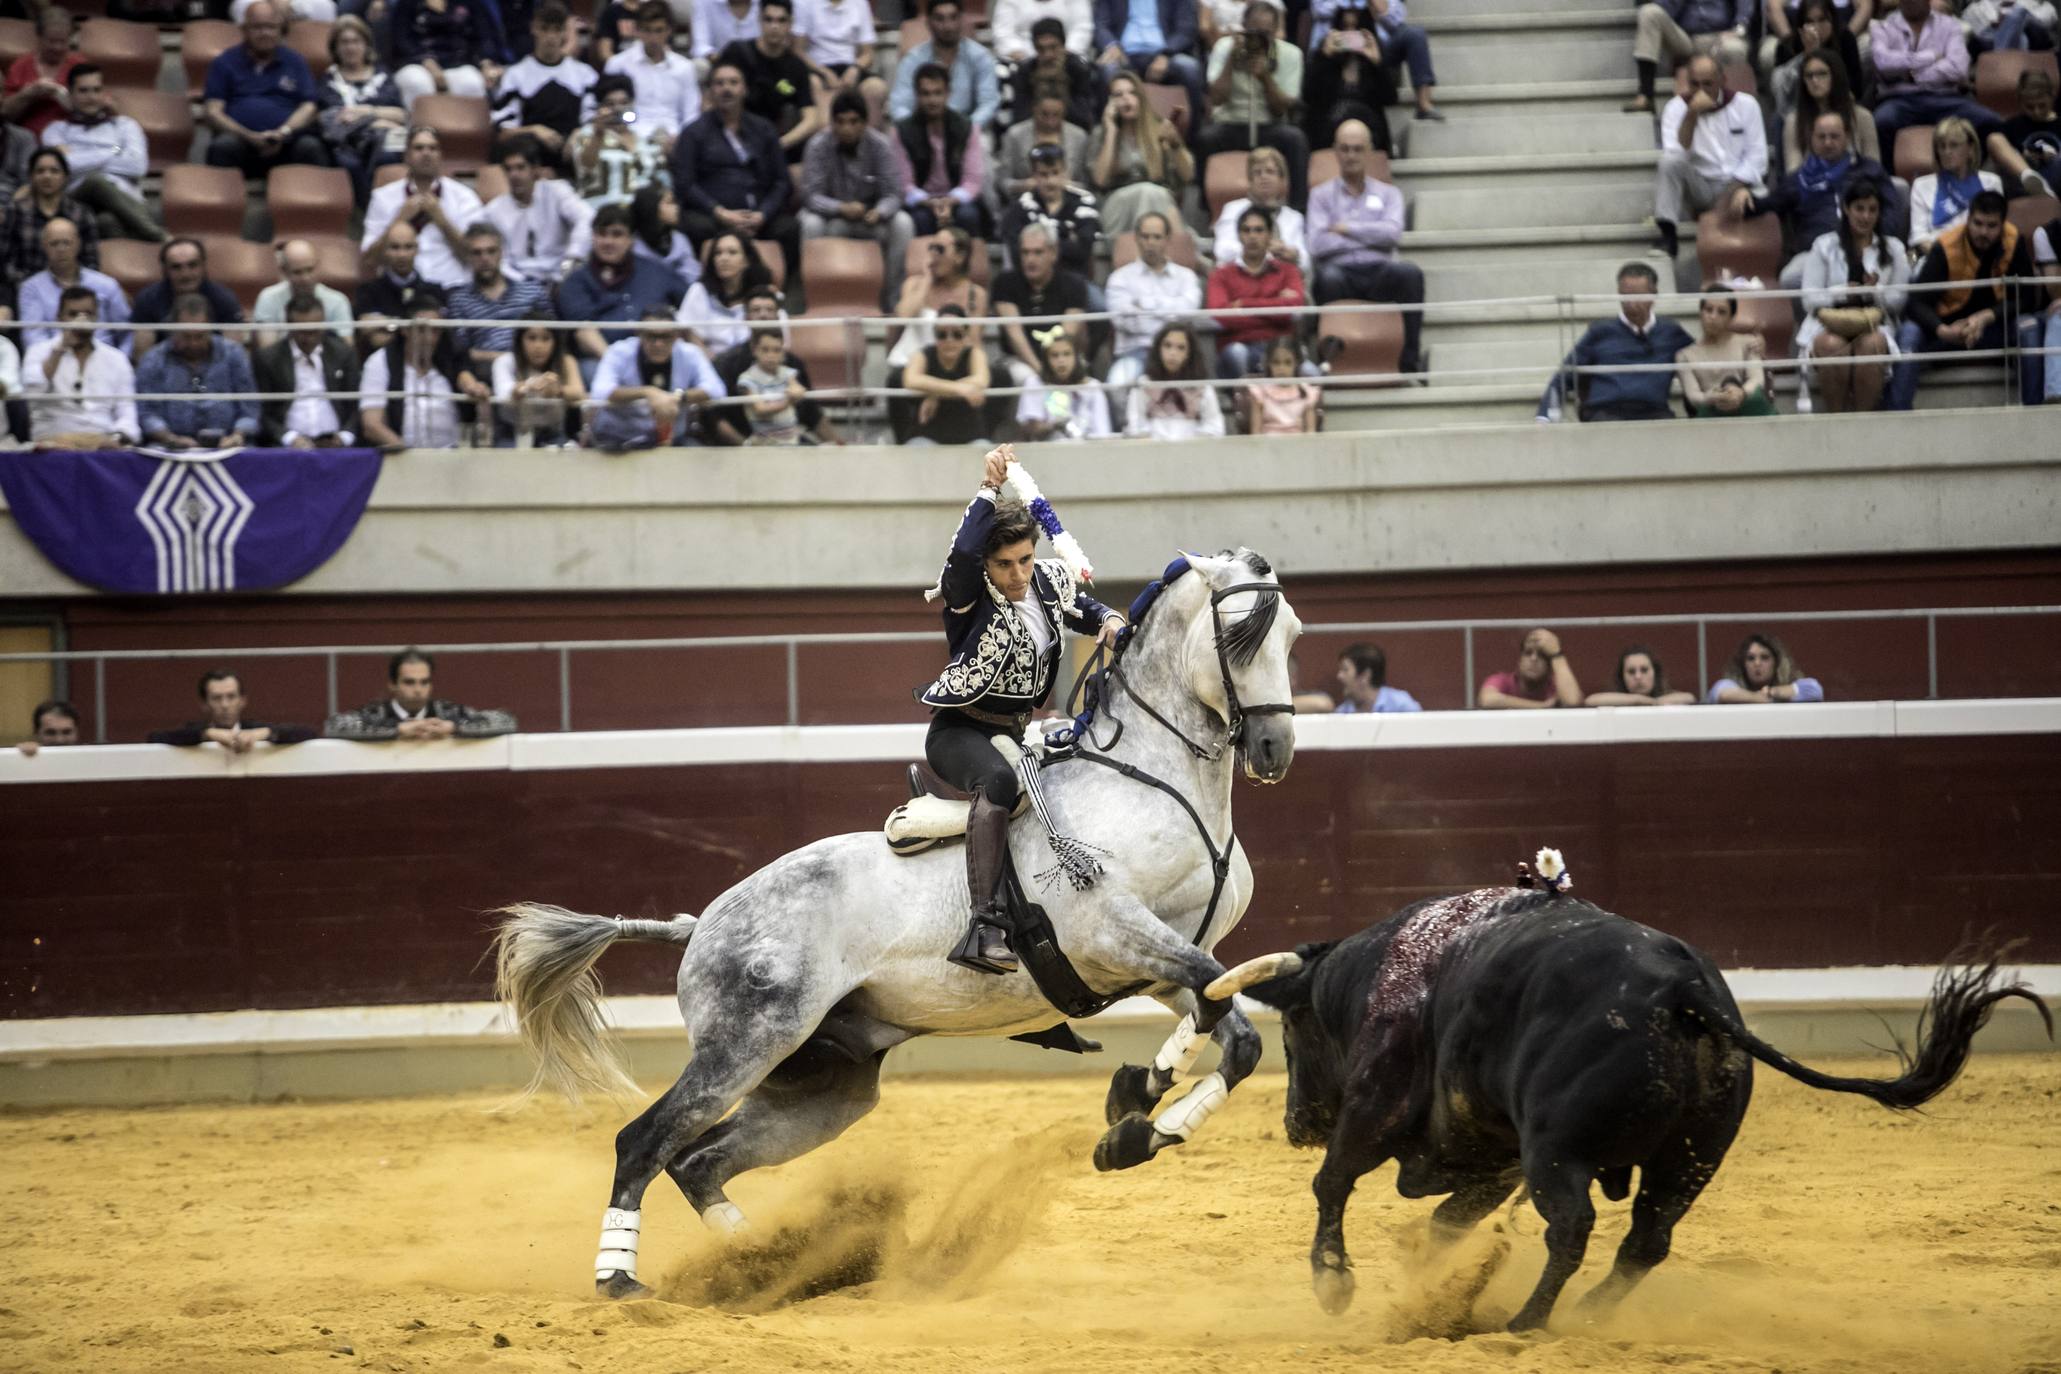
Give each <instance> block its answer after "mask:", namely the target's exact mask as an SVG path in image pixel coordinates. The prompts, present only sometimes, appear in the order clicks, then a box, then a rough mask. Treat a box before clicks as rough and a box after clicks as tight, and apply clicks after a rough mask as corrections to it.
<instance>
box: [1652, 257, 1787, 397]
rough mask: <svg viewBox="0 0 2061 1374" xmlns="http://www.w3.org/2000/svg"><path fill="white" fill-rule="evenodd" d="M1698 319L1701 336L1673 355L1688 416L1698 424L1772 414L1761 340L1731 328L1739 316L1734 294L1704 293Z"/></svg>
mask: <svg viewBox="0 0 2061 1374" xmlns="http://www.w3.org/2000/svg"><path fill="white" fill-rule="evenodd" d="M1697 314H1698V316H1699V317H1700V318H1701V320H1702V322H1703V336H1702V337H1701V338H1699V339H1698V340H1696V342H1695V343H1693V344H1690V345H1689V346H1688V347H1687V348H1685V349H1683V350H1682V351H1681V352H1679V353H1677V354H1675V363H1676V365H1677V367H1678V368H1679V369H1680V373H1681V378H1682V399H1683V400H1685V401H1687V402H1688V403H1689V413H1690V414H1691V415H1693V416H1695V417H1696V418H1697V419H1699V420H1722V419H1730V418H1734V417H1740V416H1766V415H1773V414H1776V413H1777V412H1776V410H1775V403H1774V402H1773V401H1772V400H1770V399H1768V377H1767V369H1766V368H1765V366H1764V365H1763V364H1764V363H1765V361H1766V357H1765V354H1764V352H1763V348H1762V344H1761V339H1760V335H1758V334H1754V333H1750V332H1745V331H1740V330H1735V329H1733V328H1732V323H1733V321H1734V320H1735V319H1736V318H1737V317H1738V314H1739V298H1738V297H1737V296H1734V295H1733V294H1732V288H1731V287H1729V286H1726V285H1724V284H1723V283H1721V282H1716V283H1712V284H1711V285H1709V286H1706V287H1704V288H1703V300H1702V301H1701V302H1700V303H1699V305H1698V307H1697Z"/></svg>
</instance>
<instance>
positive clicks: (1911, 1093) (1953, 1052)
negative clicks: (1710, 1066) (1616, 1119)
mask: <svg viewBox="0 0 2061 1374" xmlns="http://www.w3.org/2000/svg"><path fill="white" fill-rule="evenodd" d="M2015 947H2016V944H2015V942H2014V943H2013V944H2008V945H2004V946H2002V947H2001V948H1995V947H1988V948H1985V947H1980V946H1978V947H1973V948H1966V947H1964V948H1963V949H1960V950H1956V951H1955V952H1954V953H1953V954H1951V955H1949V956H1947V962H1946V964H1945V965H1944V966H1943V967H1942V968H1941V969H1940V971H1939V974H1938V976H1937V977H1936V978H1934V979H1933V982H1932V995H1931V997H1929V998H1927V999H1926V1002H1925V1006H1924V1009H1923V1010H1922V1011H1920V1012H1919V1014H1918V1050H1917V1053H1915V1054H1912V1053H1910V1052H1908V1051H1907V1050H1905V1048H1904V1046H1903V1044H1902V1043H1901V1041H1899V1042H1898V1044H1897V1046H1896V1054H1897V1058H1898V1060H1900V1061H1901V1064H1902V1068H1903V1072H1902V1073H1900V1074H1898V1075H1897V1076H1896V1077H1895V1078H1842V1077H1839V1076H1837V1075H1834V1074H1828V1073H1820V1072H1819V1071H1818V1070H1816V1069H1813V1068H1811V1067H1810V1066H1809V1065H1807V1064H1799V1063H1798V1062H1797V1061H1795V1060H1794V1059H1791V1058H1790V1057H1789V1056H1788V1055H1786V1054H1784V1053H1782V1052H1781V1051H1780V1050H1778V1049H1776V1048H1775V1047H1774V1046H1772V1045H1770V1044H1768V1043H1767V1042H1766V1041H1765V1040H1762V1039H1761V1038H1760V1037H1759V1036H1757V1035H1755V1034H1754V1033H1753V1032H1752V1031H1749V1030H1748V1029H1746V1027H1745V1025H1744V1024H1743V1023H1742V1022H1741V1021H1740V1020H1739V1018H1738V1017H1737V1016H1736V1015H1734V1014H1733V1013H1732V1012H1731V1011H1730V1010H1728V1009H1727V1008H1726V1007H1725V1006H1724V1005H1723V1004H1722V1003H1721V1002H1719V1001H1718V999H1717V998H1716V997H1714V996H1713V995H1712V993H1711V989H1710V987H1709V985H1708V984H1707V983H1706V982H1705V981H1704V980H1702V979H1700V978H1699V979H1698V980H1696V982H1695V983H1693V984H1691V985H1690V987H1689V990H1688V996H1687V1000H1686V1003H1685V1005H1684V1008H1683V1009H1684V1010H1685V1011H1686V1012H1687V1013H1688V1014H1689V1015H1690V1016H1691V1017H1693V1018H1694V1019H1695V1020H1696V1021H1698V1022H1699V1023H1701V1024H1702V1025H1703V1026H1704V1027H1705V1028H1706V1029H1707V1030H1710V1031H1712V1032H1715V1033H1716V1034H1718V1035H1721V1036H1723V1037H1725V1038H1726V1039H1728V1040H1731V1041H1732V1042H1734V1043H1735V1044H1737V1045H1738V1046H1739V1047H1740V1048H1741V1049H1743V1050H1745V1051H1746V1052H1747V1053H1748V1054H1750V1055H1752V1056H1753V1057H1754V1058H1755V1059H1758V1060H1760V1062H1761V1063H1763V1064H1766V1065H1767V1066H1768V1067H1770V1068H1772V1069H1778V1070H1780V1071H1781V1072H1783V1073H1785V1074H1788V1075H1789V1076H1790V1077H1791V1078H1793V1079H1795V1080H1796V1081H1797V1082H1799V1083H1806V1084H1809V1085H1810V1086H1811V1087H1813V1088H1823V1089H1825V1090H1827V1091H1828V1092H1838V1093H1858V1094H1859V1095H1860V1096H1862V1097H1865V1098H1868V1099H1869V1100H1870V1101H1874V1102H1879V1103H1881V1104H1882V1105H1883V1106H1885V1107H1890V1108H1893V1109H1895V1110H1897V1111H1900V1112H1908V1111H1914V1110H1916V1109H1917V1108H1919V1107H1922V1106H1924V1105H1925V1104H1926V1103H1927V1102H1930V1101H1931V1100H1932V1099H1933V1098H1935V1097H1937V1096H1939V1094H1940V1093H1942V1092H1944V1091H1946V1088H1947V1085H1948V1084H1950V1083H1952V1082H1953V1081H1954V1080H1955V1079H1956V1078H1958V1077H1959V1076H1960V1074H1961V1070H1962V1068H1963V1067H1964V1066H1966V1064H1967V1063H1968V1054H1969V1051H1970V1050H1971V1049H1972V1048H1973V1045H1974V1041H1975V1033H1976V1032H1977V1031H1979V1030H1981V1029H1982V1028H1983V1026H1984V1025H1985V1024H1987V1023H1988V1021H1989V1017H1990V1012H1991V1010H1992V1009H1994V1008H1995V1006H1996V1004H1997V1003H1999V1002H2001V1001H2004V1000H2005V999H2006V998H2011V997H2022V998H2024V999H2025V1000H2026V1001H2028V1002H2030V1003H2032V1005H2033V1006H2034V1007H2035V1008H2036V1009H2037V1010H2038V1011H2039V1014H2040V1019H2042V1020H2043V1021H2045V1022H2046V1024H2047V1036H2048V1038H2049V1039H2052V1038H2053V1034H2054V1017H2053V1014H2052V1013H2051V1012H2049V1011H2048V1010H2047V1004H2046V1003H2045V1002H2043V1001H2041V1000H2040V998H2039V995H2038V994H2037V993H2035V992H2033V990H2032V989H2031V988H2030V987H2028V986H2026V984H2025V983H2023V982H2022V981H2020V980H2018V979H2015V978H2014V979H2012V980H2011V981H2009V982H2007V983H2003V984H2001V985H1999V984H1998V981H1997V971H1998V965H1999V964H2000V963H2001V962H2002V960H2004V959H2005V958H2007V957H2008V956H2009V955H2010V954H2011V952H2012V950H2013V949H2014V948H2015Z"/></svg>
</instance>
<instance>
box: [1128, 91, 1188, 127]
mask: <svg viewBox="0 0 2061 1374" xmlns="http://www.w3.org/2000/svg"><path fill="white" fill-rule="evenodd" d="M1138 86H1139V89H1140V90H1142V91H1144V92H1145V99H1146V100H1148V101H1150V102H1151V104H1152V109H1153V112H1154V113H1155V114H1157V115H1158V116H1159V117H1160V118H1161V119H1164V120H1166V121H1167V122H1168V123H1169V124H1171V125H1173V126H1174V127H1175V128H1176V129H1179V130H1180V131H1181V137H1183V138H1186V137H1187V136H1188V119H1189V113H1190V112H1189V109H1188V91H1187V88H1186V87H1183V86H1163V85H1161V84H1159V83H1158V82H1156V81H1141V82H1139V83H1138Z"/></svg>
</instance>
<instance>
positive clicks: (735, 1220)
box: [701, 1202, 745, 1236]
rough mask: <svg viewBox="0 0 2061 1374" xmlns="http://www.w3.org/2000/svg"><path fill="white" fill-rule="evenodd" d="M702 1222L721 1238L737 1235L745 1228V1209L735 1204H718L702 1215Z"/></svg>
mask: <svg viewBox="0 0 2061 1374" xmlns="http://www.w3.org/2000/svg"><path fill="white" fill-rule="evenodd" d="M701 1222H702V1225H704V1226H706V1227H708V1229H709V1230H711V1231H714V1232H715V1233H716V1234H717V1235H719V1236H730V1235H735V1234H736V1233H737V1232H739V1231H742V1230H743V1229H744V1227H745V1221H744V1209H743V1208H741V1207H739V1206H738V1205H737V1204H736V1203H734V1202H718V1203H716V1204H714V1205H713V1206H711V1207H710V1208H709V1209H708V1210H707V1211H706V1212H703V1213H702V1214H701Z"/></svg>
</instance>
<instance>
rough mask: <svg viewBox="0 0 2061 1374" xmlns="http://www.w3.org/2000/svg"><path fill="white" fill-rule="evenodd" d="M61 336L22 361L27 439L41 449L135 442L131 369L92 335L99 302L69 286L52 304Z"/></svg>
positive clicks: (133, 374) (85, 290) (85, 289)
mask: <svg viewBox="0 0 2061 1374" xmlns="http://www.w3.org/2000/svg"><path fill="white" fill-rule="evenodd" d="M57 318H58V320H59V321H60V322H61V323H62V325H63V330H62V332H60V333H58V334H56V335H53V336H52V337H50V338H47V339H45V340H43V341H42V342H41V343H39V344H36V345H34V346H33V347H31V348H30V349H29V352H28V356H27V357H25V358H23V359H22V365H21V366H22V377H21V382H22V394H23V396H24V397H26V398H27V400H28V403H29V437H30V439H31V440H32V441H33V442H34V443H36V444H37V445H38V446H40V447H43V448H73V449H96V448H110V447H119V446H121V445H123V444H133V443H135V442H136V441H137V438H138V436H139V434H140V433H141V430H140V428H139V426H138V425H137V422H136V401H135V395H136V371H135V369H134V368H133V367H131V366H130V365H129V360H128V358H127V357H125V356H124V355H123V353H122V351H121V350H120V349H119V348H115V347H112V346H111V345H108V344H104V343H101V342H99V341H98V340H96V339H95V338H94V337H93V332H94V331H93V325H94V323H95V321H97V320H98V319H99V318H100V302H99V300H98V298H97V297H95V296H94V294H93V292H92V290H91V289H90V288H88V287H84V286H74V287H71V288H69V289H68V290H66V291H65V293H64V295H63V296H62V297H61V298H60V299H59V301H58V303H57Z"/></svg>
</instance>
